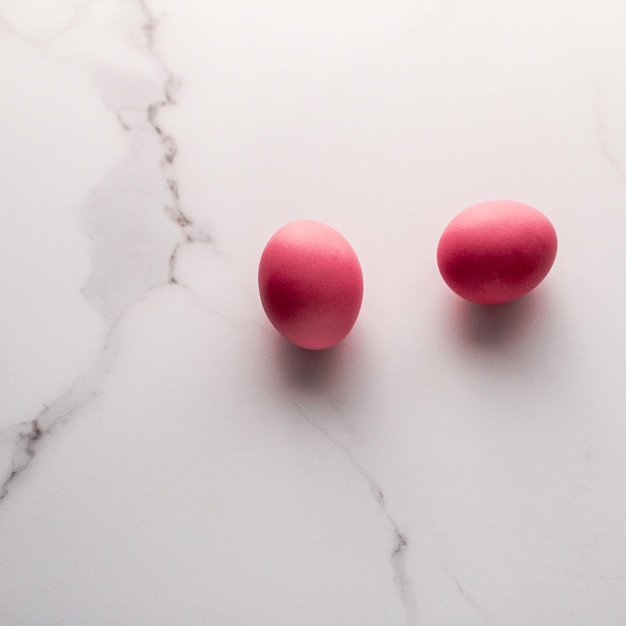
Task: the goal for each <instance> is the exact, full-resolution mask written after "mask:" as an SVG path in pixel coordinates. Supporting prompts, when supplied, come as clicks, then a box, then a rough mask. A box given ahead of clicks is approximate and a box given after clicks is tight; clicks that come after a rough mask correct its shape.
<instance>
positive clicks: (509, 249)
mask: <svg viewBox="0 0 626 626" xmlns="http://www.w3.org/2000/svg"><path fill="white" fill-rule="evenodd" d="M556 249H557V238H556V232H555V230H554V227H553V226H552V224H551V222H550V220H548V218H547V217H546V216H545V215H543V213H540V212H539V211H537V209H534V208H532V207H530V206H528V205H526V204H521V203H519V202H512V201H509V200H498V201H492V202H484V203H482V204H477V205H475V206H472V207H470V208H469V209H466V210H465V211H462V212H461V213H459V215H457V216H456V217H455V218H454V219H453V220H452V221H451V222H450V223H449V224H448V226H447V227H446V229H445V230H444V231H443V234H442V235H441V239H440V240H439V246H438V248H437V263H438V265H439V271H440V272H441V275H442V276H443V279H444V280H445V281H446V283H447V284H448V286H449V287H450V288H451V289H452V290H453V291H454V292H455V293H457V294H458V295H459V296H462V297H463V298H466V299H467V300H471V301H472V302H479V303H481V304H501V303H504V302H510V301H511V300H515V299H516V298H519V297H521V296H523V295H525V294H527V293H528V292H529V291H531V290H532V289H534V288H535V287H536V286H537V285H538V284H539V283H540V282H541V281H542V280H543V279H544V278H545V277H546V275H547V274H548V272H549V271H550V268H551V267H552V264H553V263H554V259H555V257H556Z"/></svg>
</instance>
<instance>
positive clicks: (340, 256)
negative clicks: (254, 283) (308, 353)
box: [259, 220, 363, 350]
mask: <svg viewBox="0 0 626 626" xmlns="http://www.w3.org/2000/svg"><path fill="white" fill-rule="evenodd" d="M259 292H260V294H261V303H262V304H263V308H264V310H265V313H266V314H267V317H268V318H269V320H270V322H271V323H272V324H273V325H274V327H275V328H276V330H278V332H279V333H280V334H281V335H283V337H285V338H286V339H288V340H289V341H291V342H292V343H293V344H295V345H297V346H300V347H301V348H308V349H310V350H322V349H324V348H330V347H331V346H334V345H336V344H338V343H339V342H340V341H341V340H342V339H343V338H344V337H345V336H346V335H347V334H348V333H349V332H350V330H351V329H352V327H353V326H354V323H355V322H356V319H357V317H358V314H359V310H360V308H361V301H362V299H363V274H362V271H361V265H360V263H359V260H358V258H357V256H356V254H355V252H354V250H353V249H352V247H351V246H350V244H349V243H348V242H347V241H346V239H344V237H343V236H342V235H341V234H339V233H338V232H337V231H336V230H334V229H333V228H331V227H330V226H326V225H325V224H322V223H320V222H315V221H311V220H302V221H298V222H292V223H291V224H287V225H286V226H283V227H282V228H280V229H279V230H278V231H277V232H276V233H275V234H274V235H273V236H272V237H271V239H270V240H269V241H268V243H267V245H266V246H265V249H264V250H263V254H262V255H261V261H260V263H259Z"/></svg>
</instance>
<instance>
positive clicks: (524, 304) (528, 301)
mask: <svg viewBox="0 0 626 626" xmlns="http://www.w3.org/2000/svg"><path fill="white" fill-rule="evenodd" d="M544 305H545V302H544V298H543V295H542V294H541V293H538V292H531V293H530V294H527V295H526V296H524V297H522V298H519V299H518V300H514V301H513V302H507V303H505V304H477V303H475V302H468V301H467V300H460V301H459V302H458V305H457V310H456V318H457V319H456V320H455V321H456V323H457V328H459V333H460V337H461V341H462V342H463V344H465V345H467V346H471V347H478V348H484V349H488V350H493V351H509V350H511V349H515V348H516V347H518V346H520V345H525V344H526V343H527V339H528V338H529V336H530V333H531V329H532V328H533V327H535V326H536V325H537V323H538V320H539V319H540V317H541V315H540V314H541V309H543V308H544Z"/></svg>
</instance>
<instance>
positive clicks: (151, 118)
mask: <svg viewBox="0 0 626 626" xmlns="http://www.w3.org/2000/svg"><path fill="white" fill-rule="evenodd" d="M135 2H136V4H137V6H138V7H139V10H140V11H141V14H142V15H143V20H144V21H143V25H142V29H143V32H144V37H145V46H146V52H147V54H148V56H149V57H150V58H151V59H152V60H153V62H154V63H155V64H156V65H157V67H158V68H159V70H160V72H161V73H162V74H163V77H164V78H163V85H162V94H163V97H162V98H160V99H159V100H157V101H155V102H151V103H150V104H148V106H147V108H146V116H147V121H148V125H149V126H150V128H151V129H152V131H153V132H154V133H155V135H156V136H157V137H158V139H159V141H160V143H161V146H162V149H163V157H162V159H161V172H162V174H163V178H164V182H165V185H166V186H167V189H168V192H169V196H170V203H169V204H167V205H166V206H165V207H164V209H165V213H166V215H167V216H168V217H169V218H170V219H171V220H172V221H173V222H174V223H175V224H176V225H177V226H178V227H179V228H180V230H181V232H182V234H183V237H184V240H183V242H182V244H184V243H191V242H195V243H213V239H212V238H211V236H210V235H209V234H208V233H206V232H204V231H202V230H201V229H199V228H197V227H196V225H195V224H194V222H193V220H192V219H191V218H190V217H189V216H188V215H187V214H186V212H185V210H184V209H183V207H182V204H181V199H180V185H179V181H178V177H177V175H176V170H175V167H174V162H175V160H176V157H177V156H178V143H177V141H176V139H175V137H174V136H173V135H172V134H171V133H169V132H168V131H167V130H166V129H165V128H164V126H163V125H162V123H161V122H160V121H159V114H160V112H161V111H162V110H163V109H165V108H169V107H173V106H176V104H177V100H176V92H177V90H178V88H179V86H180V79H179V78H178V77H177V76H176V74H175V73H174V72H173V71H172V70H171V69H170V67H169V66H168V65H167V63H166V62H165V61H164V60H163V57H162V56H161V54H160V53H159V51H158V50H157V47H156V33H157V30H158V28H159V26H160V18H158V17H157V16H156V15H155V14H154V13H153V12H152V10H151V9H150V7H149V5H148V3H147V2H146V0H135ZM118 119H119V120H120V124H122V126H123V127H124V124H123V120H122V119H121V116H120V115H118ZM125 130H127V129H126V128H125ZM182 244H177V245H176V246H175V247H174V249H173V251H172V254H171V256H170V259H169V279H170V282H176V278H175V270H176V260H177V255H178V251H179V250H180V247H181V245H182Z"/></svg>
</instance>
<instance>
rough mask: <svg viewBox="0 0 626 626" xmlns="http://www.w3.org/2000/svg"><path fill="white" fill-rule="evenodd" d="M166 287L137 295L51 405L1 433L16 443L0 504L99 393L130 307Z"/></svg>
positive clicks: (1, 487)
mask: <svg viewBox="0 0 626 626" xmlns="http://www.w3.org/2000/svg"><path fill="white" fill-rule="evenodd" d="M164 287H168V285H165V286H164V285H163V284H159V285H154V286H153V287H150V288H149V289H146V290H145V291H143V292H142V293H141V294H139V295H138V296H137V297H136V298H135V299H134V300H133V301H132V302H131V303H130V304H129V305H128V306H127V307H126V308H125V309H124V310H123V311H122V312H121V313H120V314H119V315H118V316H117V318H116V319H115V321H114V322H113V323H112V324H111V326H110V327H109V329H108V331H107V333H106V336H105V339H104V344H103V346H102V348H101V349H100V353H99V355H98V356H97V357H96V359H95V361H94V362H93V364H92V365H91V366H89V367H87V369H86V370H85V371H84V372H83V373H82V374H80V375H79V376H78V377H77V378H76V379H75V380H74V382H73V383H72V384H71V385H70V386H69V387H68V388H67V390H66V391H64V392H63V393H62V394H61V395H60V396H58V397H57V399H56V400H55V401H54V402H52V403H51V404H49V405H48V404H44V406H43V409H42V410H41V411H40V412H39V414H38V415H37V416H36V417H35V418H34V419H32V420H30V421H24V422H20V423H18V424H14V425H12V426H10V427H8V428H6V429H4V430H3V431H2V433H0V434H2V435H5V436H6V435H7V434H8V433H9V432H15V431H17V432H16V433H15V443H14V445H13V455H12V461H11V469H10V470H9V472H8V473H7V475H6V476H5V478H4V479H2V480H1V481H0V503H1V502H2V501H3V500H4V499H5V498H6V496H7V495H8V494H9V491H10V487H11V486H12V484H13V482H14V481H15V480H16V479H17V478H18V477H19V476H20V474H22V473H23V472H24V471H25V470H26V469H27V468H28V467H29V465H30V464H31V461H32V460H33V459H34V458H35V456H36V453H37V449H38V447H39V446H40V445H41V442H42V441H43V440H44V439H46V438H47V437H48V435H51V434H52V433H53V431H55V430H56V428H57V427H58V426H59V425H60V424H61V423H63V422H65V421H67V420H68V419H69V418H70V417H72V415H74V414H75V413H76V412H77V411H79V410H81V409H84V408H85V407H86V406H88V405H89V404H90V403H91V402H92V401H93V400H95V399H96V398H97V397H98V395H99V393H100V389H101V388H102V385H103V384H104V380H105V378H106V377H107V375H108V374H109V373H110V372H111V370H112V369H113V366H114V363H115V360H116V358H117V355H118V353H119V348H120V340H119V333H118V330H119V327H120V325H121V323H122V322H123V320H124V319H125V318H126V316H127V315H128V314H129V312H130V311H131V310H132V308H133V307H134V306H135V305H136V304H138V303H139V302H141V301H143V300H144V299H145V298H146V297H147V296H149V295H150V294H151V293H153V292H154V291H157V290H159V289H163V288H164Z"/></svg>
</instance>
